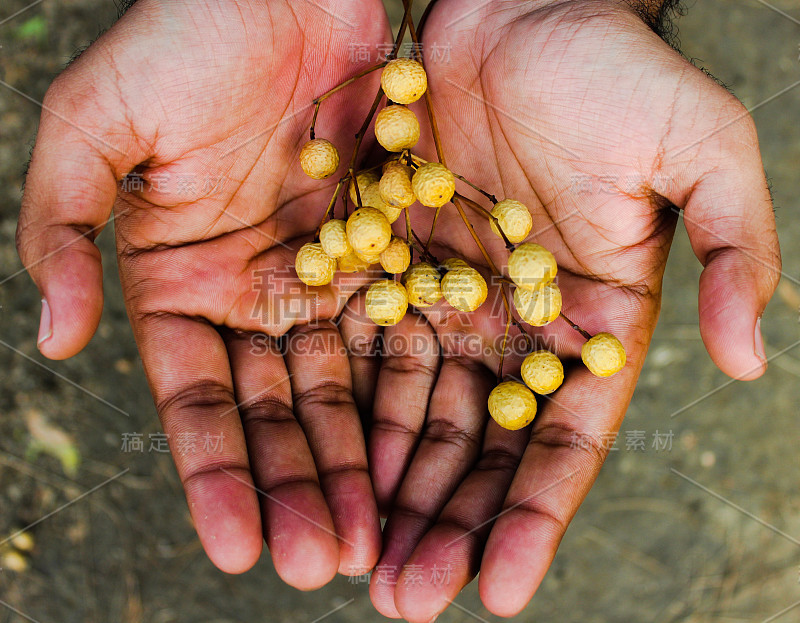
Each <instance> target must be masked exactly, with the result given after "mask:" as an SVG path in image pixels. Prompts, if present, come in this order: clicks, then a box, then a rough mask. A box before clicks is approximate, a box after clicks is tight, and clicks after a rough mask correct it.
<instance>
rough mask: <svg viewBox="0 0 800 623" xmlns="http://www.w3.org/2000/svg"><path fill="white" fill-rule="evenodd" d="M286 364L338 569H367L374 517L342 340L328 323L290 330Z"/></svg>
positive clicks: (375, 549) (375, 537)
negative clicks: (331, 532) (328, 516)
mask: <svg viewBox="0 0 800 623" xmlns="http://www.w3.org/2000/svg"><path fill="white" fill-rule="evenodd" d="M286 362H287V367H288V369H289V372H290V375H291V379H292V395H293V401H294V408H295V413H296V415H297V419H298V421H299V422H300V424H301V426H302V427H303V431H304V432H305V435H306V438H307V439H308V444H309V446H310V448H311V453H312V455H313V456H314V460H315V461H316V465H317V470H318V473H319V479H320V483H321V485H322V491H323V492H324V493H325V499H326V500H327V502H328V507H329V508H330V510H331V516H332V517H333V525H334V527H335V530H336V534H337V535H338V536H339V572H340V573H343V574H345V575H361V574H364V573H366V572H367V571H369V570H370V569H371V568H372V567H373V566H374V565H375V561H376V560H377V558H378V553H379V551H380V521H379V519H378V510H377V508H376V506H375V496H374V494H373V492H372V483H371V482H370V480H369V472H368V470H367V451H366V446H365V444H364V433H363V431H362V429H361V422H360V421H359V417H358V411H357V409H356V405H355V402H354V401H353V393H352V381H351V375H350V369H349V366H348V361H347V353H346V352H345V350H344V344H343V343H342V338H341V336H340V335H339V331H338V330H337V329H336V326H335V325H333V323H331V322H322V323H319V324H317V325H313V326H308V327H303V328H300V329H295V330H294V331H293V332H292V334H291V336H290V340H289V343H288V353H287V355H286Z"/></svg>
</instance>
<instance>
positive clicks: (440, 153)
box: [403, 0, 511, 379]
mask: <svg viewBox="0 0 800 623" xmlns="http://www.w3.org/2000/svg"><path fill="white" fill-rule="evenodd" d="M410 4H411V0H403V5H404V6H405V7H406V11H408V9H409V7H410ZM408 29H409V33H410V34H411V40H412V41H413V42H414V43H415V44H419V40H418V38H417V32H416V30H415V29H414V24H413V22H411V21H409V24H408ZM416 47H418V46H416ZM417 56H418V59H417V60H419V61H420V62H421V63H422V64H423V67H424V62H423V59H422V55H421V54H417ZM425 108H426V110H427V112H428V121H429V122H430V124H431V132H432V134H433V144H434V146H435V147H436V155H437V157H438V158H439V162H441V163H442V165H443V166H445V167H446V166H447V161H446V160H445V157H444V150H443V149H442V139H441V135H440V134H439V125H438V124H437V123H436V115H435V114H434V112H433V101H432V99H431V89H430V87H429V88H428V89H427V90H426V91H425ZM452 203H453V205H455V206H456V209H457V210H458V215H459V216H460V217H461V220H462V221H463V222H464V224H465V225H466V226H467V229H468V230H469V233H470V236H472V239H473V240H474V241H475V244H476V245H478V249H480V252H481V255H482V256H483V259H484V260H485V261H486V263H487V264H488V265H489V268H490V269H491V270H492V272H493V273H494V274H495V275H497V276H498V277H502V274H501V273H500V271H499V270H498V269H497V265H496V264H495V263H494V261H493V260H492V258H491V257H490V256H489V253H488V252H487V251H486V247H484V246H483V243H482V242H481V240H480V238H479V237H478V234H477V233H476V232H475V229H474V228H473V227H472V223H470V222H469V219H468V218H467V215H466V213H465V212H464V208H463V207H461V204H460V201H459V198H458V197H453V201H452ZM434 221H435V217H434ZM433 229H434V228H433V227H431V235H430V238H431V239H432V238H433ZM426 250H427V247H426ZM500 294H501V296H502V297H503V306H504V307H505V310H506V314H507V315H508V317H510V316H511V307H510V305H509V303H508V297H507V295H506V292H505V289H504V288H502V287H501V288H500ZM507 339H508V323H506V334H505V335H504V338H503V343H504V344H505V342H506V340H507ZM504 359H505V348H504V349H503V352H502V353H500V366H499V368H498V374H497V376H498V379H500V378H502V369H503V361H504Z"/></svg>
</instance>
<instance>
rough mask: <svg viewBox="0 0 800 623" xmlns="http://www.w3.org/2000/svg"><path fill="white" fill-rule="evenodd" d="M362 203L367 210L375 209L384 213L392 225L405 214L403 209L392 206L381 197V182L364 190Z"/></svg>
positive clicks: (374, 183)
mask: <svg viewBox="0 0 800 623" xmlns="http://www.w3.org/2000/svg"><path fill="white" fill-rule="evenodd" d="M361 201H362V203H363V206H364V207H365V208H366V207H369V208H375V209H376V210H380V211H381V212H383V215H384V216H385V217H386V220H387V221H389V222H390V223H394V222H395V221H396V220H397V219H398V218H399V217H400V214H401V213H402V212H403V210H402V208H397V207H395V206H391V205H389V204H387V203H386V202H385V201H384V200H383V198H382V197H381V191H380V183H379V182H373V183H372V184H370V185H369V186H367V188H366V189H365V190H364V194H363V195H362V197H361Z"/></svg>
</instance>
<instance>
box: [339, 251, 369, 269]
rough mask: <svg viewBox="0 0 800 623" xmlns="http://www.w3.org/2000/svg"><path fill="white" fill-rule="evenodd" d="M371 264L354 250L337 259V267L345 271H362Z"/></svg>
mask: <svg viewBox="0 0 800 623" xmlns="http://www.w3.org/2000/svg"><path fill="white" fill-rule="evenodd" d="M370 266H371V264H370V262H366V261H364V260H362V259H361V258H360V257H358V256H357V255H356V254H355V252H354V251H351V252H350V253H348V254H347V255H345V256H344V257H340V258H339V259H338V260H337V267H338V269H339V270H340V271H341V272H343V273H360V272H362V271H365V270H367V269H368V268H369V267H370Z"/></svg>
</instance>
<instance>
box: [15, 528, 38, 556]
mask: <svg viewBox="0 0 800 623" xmlns="http://www.w3.org/2000/svg"><path fill="white" fill-rule="evenodd" d="M11 545H13V546H14V547H16V548H17V549H18V550H20V551H21V552H30V551H32V550H33V545H34V543H33V535H32V534H31V533H30V532H20V533H19V534H17V535H15V536H13V537H11Z"/></svg>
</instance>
